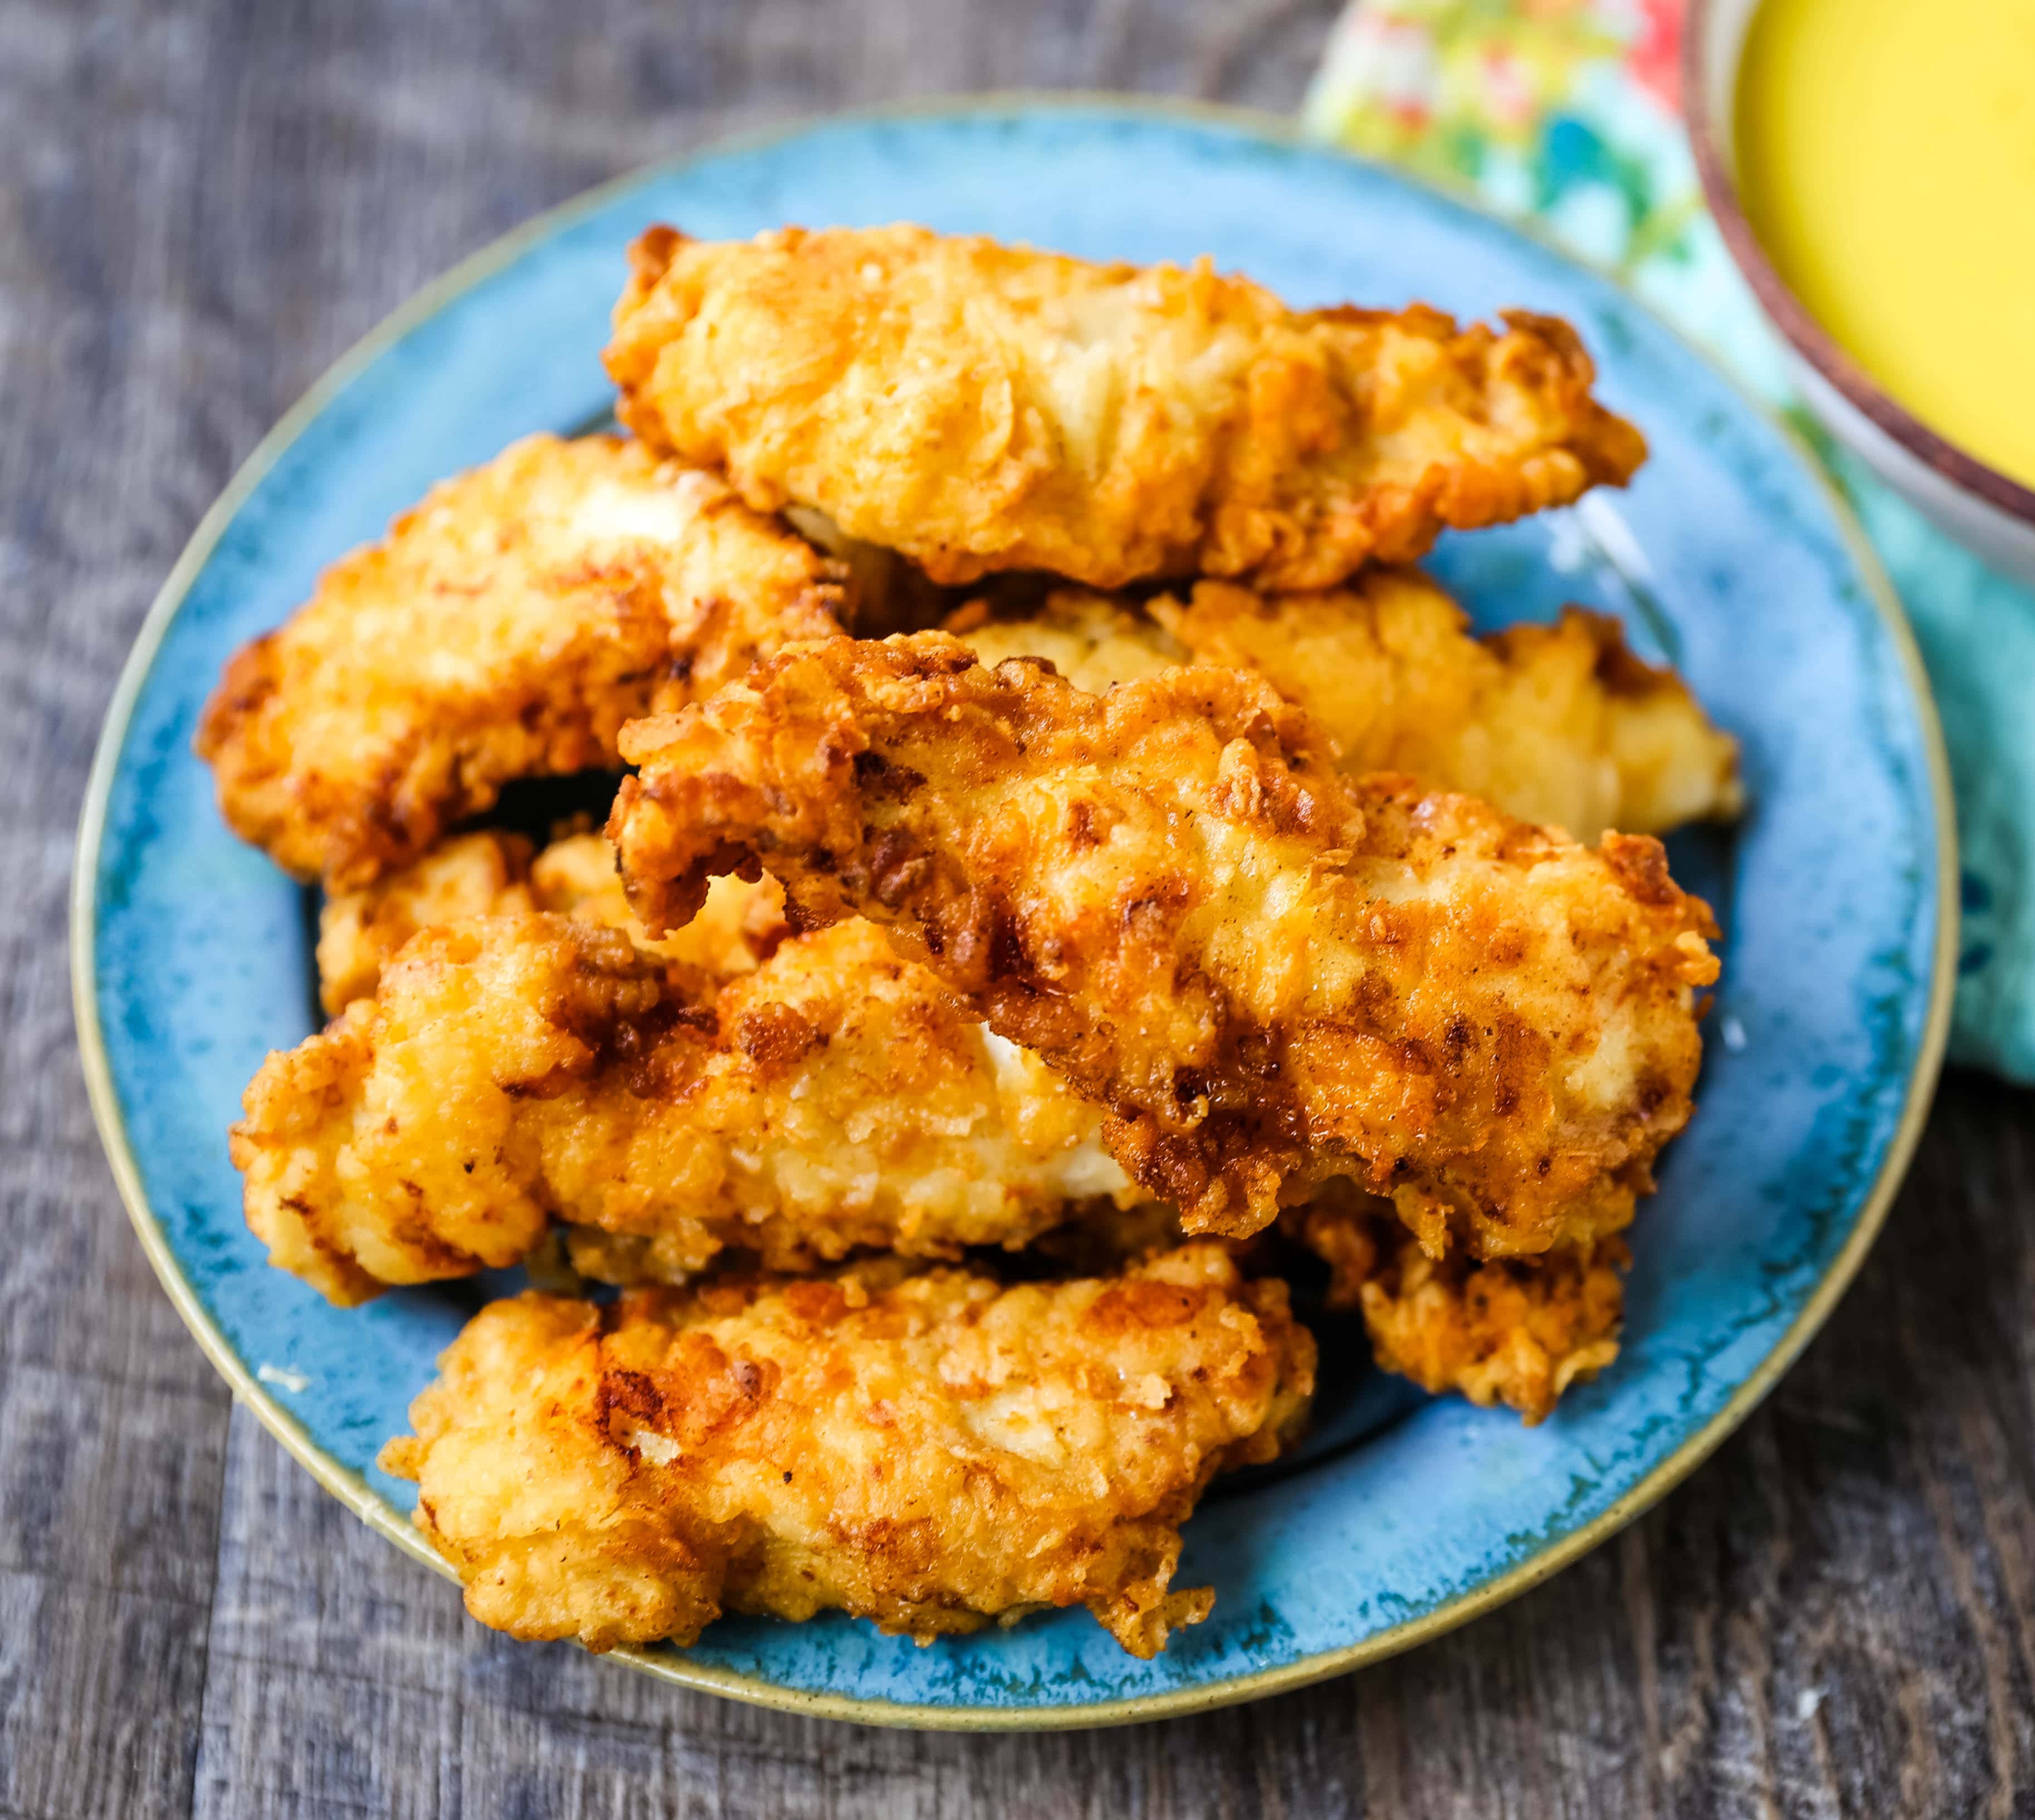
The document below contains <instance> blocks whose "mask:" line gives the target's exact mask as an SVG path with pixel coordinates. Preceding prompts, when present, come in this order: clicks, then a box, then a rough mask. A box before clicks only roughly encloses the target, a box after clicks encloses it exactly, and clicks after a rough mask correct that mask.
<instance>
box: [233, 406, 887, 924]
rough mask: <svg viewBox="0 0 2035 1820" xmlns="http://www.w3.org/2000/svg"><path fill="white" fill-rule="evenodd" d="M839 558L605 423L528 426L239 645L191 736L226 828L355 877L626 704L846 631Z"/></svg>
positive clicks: (657, 699) (545, 771)
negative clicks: (602, 426) (543, 430)
mask: <svg viewBox="0 0 2035 1820" xmlns="http://www.w3.org/2000/svg"><path fill="white" fill-rule="evenodd" d="M843 573H844V571H842V570H841V569H840V567H839V566H838V565H837V564H835V563H833V562H829V560H827V559H826V558H822V556H821V555H819V554H818V552H817V551H814V549H813V548H812V547H811V545H809V544H808V543H806V542H805V541H804V540H803V539H802V538H800V537H799V536H796V534H795V533H793V532H792V531H790V530H789V529H788V528H786V527H785V526H784V525H782V524H781V523H779V522H777V521H774V520H772V519H769V518H765V517H760V516H758V514H757V513H753V512H751V511H750V510H749V509H748V508H747V506H743V504H742V502H740V501H739V499H737V498H735V495H734V494H733V493H732V491H730V490H729V489H728V487H727V486H726V485H725V484H724V483H722V482H721V481H720V480H717V479H713V478H711V477H709V476H707V475H705V474H702V473H697V472H688V471H686V470H684V469H682V468H678V467H676V466H675V465H671V464H660V463H659V462H658V461H656V460H655V459H653V457H651V456H649V454H647V453H645V451H644V450H643V449H641V447H639V446H637V445H635V444H634V443H630V442H623V441H621V440H619V439H618V438H614V437H607V436H592V437H587V438H582V439H581V440H579V441H577V442H562V441H561V440H559V438H556V437H554V436H533V437H531V438H528V439H527V440H526V441H524V442H518V443H517V444H515V445H514V446H513V447H511V448H510V449H508V450H507V451H506V452H505V453H503V454H502V455H501V456H499V457H497V458H496V459H495V461H491V462H489V463H488V464H487V465H486V466H484V467H482V468H476V469H474V470H473V471H472V472H470V473H468V474H464V475H461V476H459V477H457V479H452V480H448V481H446V482H445V483H442V485H440V486H438V487H434V488H433V489H432V491H431V493H430V494H428V495H427V497H426V498H425V499H424V501H423V503H422V504H421V505H419V506H417V507H416V509H415V510H412V511H410V512H408V513H404V515H403V516H402V517H400V518H398V519H397V521H396V522H395V523H394V525H393V526H392V527H391V528H390V530H389V535H388V536H386V538H384V539H383V540H382V542H380V543H374V544H371V545H368V546H367V547H365V548H363V549H360V550H357V551H355V552H354V553H353V554H352V555H350V556H348V557H346V558H344V559H343V560H342V561H340V562H338V563H337V564H336V565H334V566H333V568H331V569H330V570H327V571H326V573H325V576H324V577H323V578H322V580H321V581H319V583H318V591H317V592H316V593H315V594H314V596H312V598H311V600H310V604H308V605H307V606H305V607H303V608H302V609H301V610H300V611H299V612H298V613H297V614H296V615H295V617H294V618H292V619H291V620H290V621H289V622H288V624H287V625H285V626H282V627H281V628H280V630H276V631H274V632H271V633H269V634H265V636H263V637H260V638H258V639H256V640H255V641H254V642H253V643H252V644H250V645H246V646H245V647H244V648H243V649H242V650H241V651H240V652H238V653H237V654H236V655H235V657H234V658H233V660H232V661H231V663H230V664H228V666H227V669H226V673H225V675H224V678H223V679H222V680H221V681H220V685H219V687H218V689H217V690H216V693H215V694H213V698H212V700H211V701H210V702H209V704H208V705H207V706H206V708H205V716H204V720H203V721H202V723H201V725H200V728H199V731H198V737H197V750H198V753H199V755H200V756H201V758H205V759H206V760H207V761H209V763H210V764H211V765H212V767H213V773H214V777H215V778H216V782H217V784H218V788H219V799H220V810H221V811H222V813H223V814H224V815H225V818H226V820H227V822H228V825H230V826H231V828H232V829H233V830H234V832H235V833H237V834H239V836H240V837H242V838H243V840H250V841H252V842H254V844H256V845H257V846H259V847H261V848H263V849H264V850H265V851H266V852H267V853H268V854H269V856H270V857H271V858H272V859H274V860H275V861H276V863H277V864H278V865H280V866H281V867H283V868H284V870H285V871H289V872H292V873H294V874H295V875H296V876H298V877H299V878H307V879H308V878H322V879H323V880H324V882H325V885H326V886H327V887H328V888H329V889H334V890H349V889H355V888H356V887H358V886H362V885H365V884H367V883H370V882H372V881H373V880H374V878H377V877H378V876H379V875H380V874H382V873H383V872H385V871H388V870H389V869H390V868H391V867H397V866H401V865H405V864H407V863H409V862H411V861H412V860H414V859H417V858H418V857H419V856H420V855H422V854H423V852H425V851H426V850H427V849H428V848H430V847H431V845H432V844H433V843H434V842H435V841H436V840H438V837H439V836H440V835H441V834H442V833H443V832H444V831H445V829H447V828H448V827H449V826H450V825H452V824H453V823H455V822H458V821H459V820H461V818H465V817H467V816H471V815H475V814H479V813H480V812H481V811H482V810H485V809H487V808H488V807H490V806H491V805H492V804H493V803H494V802H495V799H496V798H497V797H498V795H499V794H500V792H501V789H502V785H503V784H506V783H508V782H510V780H513V779H515V778H518V777H535V776H542V775H550V774H555V773H566V772H571V771H577V770H581V769H586V768H588V767H590V766H600V765H609V766H611V765H614V764H615V735H616V734H617V732H618V731H619V730H620V728H621V726H622V724H623V722H624V721H625V720H630V719H631V718H632V717H634V716H637V715H640V714H642V713H645V712H646V711H648V710H649V709H651V708H653V706H665V707H670V706H675V705H678V704H679V703H681V702H683V701H688V700H690V699H691V698H692V696H693V694H694V692H696V691H698V692H711V691H712V690H714V689H716V688H717V687H719V686H720V684H722V683H724V682H727V681H728V680H729V679H731V678H733V677H735V676H739V675H741V674H742V672H743V670H744V669H746V668H747V667H748V665H749V664H750V660H752V659H754V657H756V656H758V655H759V654H760V653H762V652H765V651H769V650H773V649H776V648H777V645H780V644H781V643H783V642H784V641H785V640H787V639H791V638H812V637H821V636H823V635H825V634H827V633H828V632H829V631H833V630H838V628H839V625H840V622H841V619H842V617H843V615H844V614H845V613H846V612H847V611H848V599H847V596H846V593H845V592H844V588H843V585H842V581H841V576H842V574H843Z"/></svg>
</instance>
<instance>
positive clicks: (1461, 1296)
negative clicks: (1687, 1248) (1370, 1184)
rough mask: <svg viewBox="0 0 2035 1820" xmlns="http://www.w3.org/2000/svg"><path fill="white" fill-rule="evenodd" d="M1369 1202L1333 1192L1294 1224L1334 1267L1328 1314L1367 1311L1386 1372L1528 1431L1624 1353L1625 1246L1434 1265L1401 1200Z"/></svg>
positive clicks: (1459, 1256) (1613, 1242)
mask: <svg viewBox="0 0 2035 1820" xmlns="http://www.w3.org/2000/svg"><path fill="white" fill-rule="evenodd" d="M1366 1200H1367V1198H1366V1197H1363V1196H1360V1195H1356V1194H1345V1195H1333V1194H1332V1195H1330V1196H1329V1197H1327V1198H1324V1199H1323V1200H1322V1201H1318V1202H1316V1203H1313V1204H1311V1205H1308V1206H1306V1207H1300V1208H1295V1209H1292V1211H1291V1212H1290V1213H1288V1215H1287V1216H1286V1218H1287V1220H1288V1221H1289V1222H1290V1223H1291V1224H1293V1225H1294V1226H1295V1227H1296V1229H1297V1230H1298V1232H1299V1235H1300V1240H1301V1243H1303V1244H1304V1245H1306V1246H1307V1247H1308V1248H1309V1249H1310V1250H1313V1251H1315V1252H1316V1253H1318V1254H1319V1255H1320V1256H1321V1257H1322V1258H1324V1259H1325V1260H1326V1262H1327V1263H1328V1265H1329V1266H1330V1271H1331V1273H1332V1275H1331V1280H1330V1287H1329V1306H1330V1307H1332V1308H1338V1307H1339V1308H1361V1309H1362V1310H1363V1311H1364V1326H1365V1328H1366V1329H1367V1330H1368V1332H1369V1333H1370V1335H1371V1350H1372V1352H1373V1354H1374V1355H1375V1357H1376V1359H1377V1360H1378V1363H1379V1365H1381V1366H1382V1367H1384V1369H1385V1370H1386V1371H1396V1372H1397V1373H1398V1374H1400V1375H1401V1377H1405V1378H1412V1380H1413V1382H1415V1383H1416V1384H1418V1385H1419V1386H1420V1387H1421V1388H1422V1389H1424V1390H1428V1391H1431V1392H1433V1393H1436V1394H1439V1393H1442V1392H1444V1391H1448V1390H1459V1391H1461V1393H1463V1395H1465V1397H1468V1398H1469V1400H1470V1401H1471V1402H1473V1403H1474V1404H1477V1405H1478V1406H1479V1407H1480V1408H1490V1407H1491V1404H1494V1403H1498V1402H1504V1403H1508V1404H1510V1405H1511V1406H1512V1407H1513V1408H1514V1409H1516V1410H1518V1412H1519V1413H1520V1414H1521V1416H1523V1417H1524V1418H1525V1420H1526V1422H1527V1423H1528V1425H1529V1427H1530V1426H1531V1425H1532V1424H1533V1423H1537V1422H1539V1421H1541V1420H1544V1419H1545V1418H1546V1417H1547V1416H1548V1415H1549V1414H1550V1413H1551V1412H1552V1410H1553V1409H1554V1407H1555V1404H1556V1403H1557V1402H1558V1401H1559V1400H1560V1398H1561V1396H1562V1394H1563V1392H1564V1391H1566V1390H1567V1389H1568V1388H1569V1386H1570V1385H1571V1384H1574V1383H1578V1382H1582V1381H1584V1380H1585V1379H1588V1378H1594V1377H1595V1376H1596V1375H1597V1373H1598V1372H1600V1371H1602V1370H1603V1369H1604V1367H1606V1366H1607V1365H1608V1364H1609V1363H1611V1362H1612V1360H1613V1359H1616V1357H1617V1356H1618V1329H1619V1322H1620V1320H1621V1319H1622V1318H1623V1314H1624V1310H1625V1285H1624V1284H1623V1281H1622V1280H1620V1277H1619V1272H1620V1271H1622V1270H1623V1269H1625V1268H1626V1266H1627V1265H1628V1264H1630V1263H1631V1254H1630V1253H1629V1252H1628V1251H1627V1249H1626V1245H1625V1241H1624V1240H1623V1239H1620V1238H1618V1237H1616V1236H1615V1235H1604V1236H1603V1237H1601V1238H1598V1239H1593V1240H1589V1241H1588V1242H1585V1243H1582V1244H1580V1245H1564V1246H1559V1247H1556V1248H1555V1249H1554V1250H1551V1251H1549V1252H1548V1253H1547V1254H1546V1255H1545V1256H1544V1257H1540V1258H1495V1259H1492V1260H1490V1261H1488V1262H1478V1261H1477V1260H1476V1259H1474V1258H1470V1257H1469V1256H1468V1255H1467V1254H1465V1253H1464V1252H1461V1251H1460V1250H1458V1251H1456V1252H1454V1253H1453V1254H1450V1255H1449V1256H1448V1257H1446V1258H1440V1259H1435V1258H1430V1257H1429V1256H1428V1254H1426V1253H1425V1252H1424V1251H1423V1250H1421V1248H1420V1242H1419V1241H1418V1240H1417V1239H1415V1238H1414V1237H1413V1236H1412V1234H1411V1233H1409V1232H1407V1231H1406V1229H1405V1227H1404V1226H1403V1225H1402V1224H1401V1223H1400V1221H1399V1220H1397V1218H1396V1217H1395V1216H1394V1213H1393V1208H1392V1204H1391V1202H1390V1201H1383V1200H1377V1199H1369V1200H1368V1204H1367V1205H1364V1201H1366Z"/></svg>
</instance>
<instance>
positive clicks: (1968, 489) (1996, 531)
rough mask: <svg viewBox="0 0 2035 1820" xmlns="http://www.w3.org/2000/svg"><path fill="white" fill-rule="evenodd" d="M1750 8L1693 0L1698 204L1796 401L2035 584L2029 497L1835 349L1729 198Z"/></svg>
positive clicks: (1686, 48) (1962, 539) (1691, 122)
mask: <svg viewBox="0 0 2035 1820" xmlns="http://www.w3.org/2000/svg"><path fill="white" fill-rule="evenodd" d="M1758 6H1759V0H1691V6H1690V8H1689V13H1688V18H1687V26H1686V28H1685V30H1684V35H1683V54H1682V111H1683V115H1685V116H1686V117H1687V121H1688V126H1689V138H1690V142H1691V145H1692V146H1693V147H1694V149H1695V157H1696V169H1697V171H1698V174H1699V175H1700V176H1701V177H1702V186H1703V196H1704V199H1705V200H1706V201H1707V202H1708V203H1709V205H1710V212H1711V214H1712V215H1713V216H1715V217H1716V218H1717V226H1718V228H1720V229H1721V231H1723V234H1724V239H1725V245H1726V246H1728V247H1729V248H1730V249H1731V254H1732V258H1733V259H1735V260H1736V261H1737V263H1738V268H1739V269H1740V271H1741V272H1743V273H1744V274H1745V276H1746V280H1747V282H1748V283H1749V284H1751V287H1752V290H1753V294H1754V295H1755V296H1756V297H1757V298H1758V299H1759V306H1760V308H1761V309H1762V310H1764V311H1765V312H1766V317H1767V319H1768V320H1769V321H1770V322H1772V324H1773V325H1774V328H1775V329H1776V330H1777V331H1778V333H1779V334H1780V336H1781V340H1782V341H1783V343H1784V344H1785V347H1786V348H1787V351H1788V353H1789V357H1790V359H1789V363H1790V365H1791V366H1792V368H1793V371H1794V377H1795V379H1796V383H1797V385H1799V386H1800V389H1801V393H1802V396H1803V397H1804V400H1806V401H1807V404H1808V405H1809V407H1810V408H1811V410H1813V411H1814V412H1815V414H1816V416H1818V417H1819V419H1821V420H1822V423H1823V424H1824V426H1825V427H1826V428H1827V429H1828V430H1829V431H1830V434H1832V435H1834V436H1835V437H1836V438H1838V440H1839V441H1840V442H1842V443H1843V444H1844V445H1845V446H1846V447H1847V448H1849V449H1852V450H1853V451H1854V452H1856V453H1857V454H1858V455H1859V456H1860V457H1862V458H1863V459H1864V461H1867V462H1868V464H1870V465H1871V467H1872V468H1873V469H1874V471H1875V472H1877V473H1878V474H1879V476H1881V478H1882V479H1884V480H1885V481H1886V483H1887V484H1888V485H1890V486H1891V487H1894V488H1896V489H1897V490H1898V491H1900V492H1901V493H1903V494H1905V495H1906V496H1907V497H1908V498H1909V499H1911V500H1913V502H1914V503H1915V504H1916V505H1917V506H1920V508H1921V509H1922V510H1923V511H1924V512H1925V513H1928V515H1929V517H1931V518H1932V519H1934V520H1935V522H1936V523H1937V524H1939V525H1941V526H1942V527H1943V529H1944V530H1946V531H1947V532H1949V533H1950V535H1951V536H1953V537H1954V538H1956V539H1957V540H1958V542H1959V543H1963V544H1965V545H1966V546H1967V547H1969V548H1971V549H1973V550H1975V551H1977V553H1978V554H1979V555H1980V556H1982V557H1983V558H1985V560H1986V561H1987V562H1990V563H1992V565H1993V566H1994V567H1996V568H1997V569H1999V570H2002V571H2003V572H2004V573H2007V574H2009V575H2011V576H2014V577H2015V578H2016V579H2018V580H2019V581H2026V582H2028V583H2029V584H2031V585H2035V491H2030V490H2029V488H2027V487H2024V486H2022V484H2021V483H2020V482H2019V481H2018V480H2015V479H2011V478H2010V477H2009V476H2007V475H2005V474H2003V473H2001V472H1999V469H1998V468H1992V467H1988V465H1987V464H1985V463H1984V462H1983V461H1980V460H1979V459H1978V457H1977V456H1975V455H1973V454H1971V453H1969V452H1967V451H1966V450H1965V449H1960V448H1959V447H1958V446H1957V445H1956V444H1955V443H1954V442H1946V441H1945V440H1944V439H1943V438H1942V437H1941V436H1939V435H1938V434H1936V433H1935V431H1933V430H1932V429H1930V428H1929V427H1928V426H1927V425H1926V424H1924V423H1922V422H1920V420H1919V419H1917V418H1916V417H1914V416H1911V415H1910V414H1909V412H1908V411H1906V410H1905V408H1903V407H1902V406H1901V404H1898V403H1897V402H1896V401H1895V400H1894V399H1893V398H1891V397H1889V396H1888V394H1887V393H1886V392H1884V391H1883V390H1882V389H1881V388H1880V387H1879V385H1877V384H1876V383H1875V382H1874V381H1873V380H1872V379H1871V378H1870V377H1868V375H1867V374H1866V373H1865V372H1864V370H1862V369H1861V368H1860V367H1859V366H1858V364H1857V363H1856V362H1855V361H1854V360H1853V359H1852V358H1851V356H1850V355H1848V354H1846V353H1845V352H1844V350H1843V349H1842V348H1840V347H1838V344H1837V343H1836V342H1835V341H1834V340H1832V339H1831V337H1830V335H1829V334H1828V333H1826V331H1825V329H1823V328H1822V325H1820V324H1819V322H1817V321H1816V320H1815V318H1814V317H1813V316H1811V314H1809V312H1808V310H1807V309H1806V308H1805V307H1804V306H1803V304H1802V303H1801V302H1800V299H1798V298H1797V297H1796V295H1795V294H1794V292H1793V291H1791V290H1789V288H1788V286H1787V284H1786V282H1785V280H1783V279H1782V278H1781V274H1780V273H1778V272H1777V270H1775V269H1774V264H1773V261H1771V260H1770V259H1769V258H1767V257H1766V250H1765V249H1764V248H1762V246H1760V244H1759V237H1758V236H1757V235H1755V233H1754V232H1753V231H1752V224H1751V222H1750V221H1749V220H1747V217H1746V214H1745V211H1744V209H1743V207H1742V206H1741V205H1740V201H1739V197H1738V179H1737V157H1736V145H1735V135H1734V133H1733V131H1732V118H1733V113H1734V109H1735V107H1736V98H1737V91H1738V73H1739V66H1740V59H1741V58H1742V56H1743V52H1744V49H1745V39H1746V32H1747V28H1748V27H1750V25H1751V23H1752V16H1753V13H1754V12H1755V10H1756V9H1757V8H1758Z"/></svg>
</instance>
